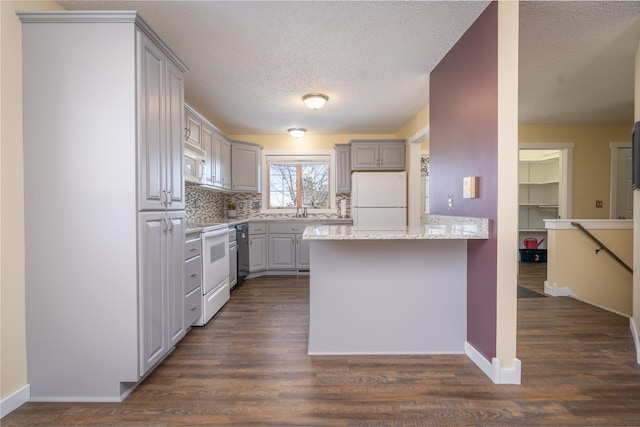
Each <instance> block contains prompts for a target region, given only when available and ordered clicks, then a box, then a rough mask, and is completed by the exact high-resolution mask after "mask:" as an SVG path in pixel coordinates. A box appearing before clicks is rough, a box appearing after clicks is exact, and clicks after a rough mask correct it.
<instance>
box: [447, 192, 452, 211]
mask: <svg viewBox="0 0 640 427" xmlns="http://www.w3.org/2000/svg"><path fill="white" fill-rule="evenodd" d="M447 205H448V206H449V210H450V211H452V210H453V194H449V198H448V199H447Z"/></svg>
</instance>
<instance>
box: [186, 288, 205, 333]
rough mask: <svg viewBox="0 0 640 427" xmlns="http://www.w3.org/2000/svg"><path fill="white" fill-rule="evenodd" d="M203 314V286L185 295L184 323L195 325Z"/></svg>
mask: <svg viewBox="0 0 640 427" xmlns="http://www.w3.org/2000/svg"><path fill="white" fill-rule="evenodd" d="M201 314H202V288H196V289H194V290H193V291H191V293H188V294H187V295H186V296H185V297H184V323H185V325H186V326H191V325H193V324H194V323H195V322H196V320H198V319H199V318H200V315H201Z"/></svg>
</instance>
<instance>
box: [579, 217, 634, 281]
mask: <svg viewBox="0 0 640 427" xmlns="http://www.w3.org/2000/svg"><path fill="white" fill-rule="evenodd" d="M571 225H573V226H574V227H577V228H578V229H579V230H580V231H582V232H583V233H584V234H586V235H587V236H589V238H590V239H591V240H593V241H594V242H596V243H597V244H598V245H600V248H599V249H596V255H597V254H598V252H600V251H601V250H604V251H605V252H606V253H608V254H609V255H611V256H612V257H613V259H615V260H616V261H618V264H620V265H621V266H623V267H624V268H625V269H626V270H627V271H628V272H629V273H631V274H633V269H632V268H631V267H629V266H628V265H627V264H626V263H625V262H624V261H623V260H621V259H620V257H618V255H616V254H614V253H613V252H611V250H610V249H609V248H608V247H607V246H606V245H605V244H604V243H602V242H601V241H600V240H598V238H597V237H596V236H594V235H593V234H591V233H590V232H589V230H587V229H586V228H584V227H583V226H582V224H580V223H579V222H573V221H572V222H571Z"/></svg>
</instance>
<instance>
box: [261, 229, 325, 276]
mask: <svg viewBox="0 0 640 427" xmlns="http://www.w3.org/2000/svg"><path fill="white" fill-rule="evenodd" d="M313 224H314V223H311V222H295V221H278V222H272V223H269V251H268V252H269V270H307V269H309V241H308V240H303V239H302V234H303V233H304V229H305V227H307V226H308V225H313Z"/></svg>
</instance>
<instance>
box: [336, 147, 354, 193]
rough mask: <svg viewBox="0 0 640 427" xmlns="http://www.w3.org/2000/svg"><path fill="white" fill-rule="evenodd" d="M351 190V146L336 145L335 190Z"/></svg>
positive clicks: (340, 191) (342, 191) (343, 191)
mask: <svg viewBox="0 0 640 427" xmlns="http://www.w3.org/2000/svg"><path fill="white" fill-rule="evenodd" d="M350 191H351V147H349V145H347V144H344V145H336V192H338V193H348V192H350Z"/></svg>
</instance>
